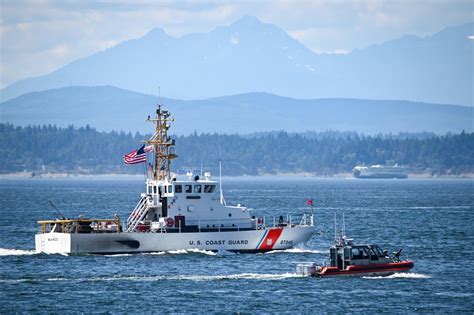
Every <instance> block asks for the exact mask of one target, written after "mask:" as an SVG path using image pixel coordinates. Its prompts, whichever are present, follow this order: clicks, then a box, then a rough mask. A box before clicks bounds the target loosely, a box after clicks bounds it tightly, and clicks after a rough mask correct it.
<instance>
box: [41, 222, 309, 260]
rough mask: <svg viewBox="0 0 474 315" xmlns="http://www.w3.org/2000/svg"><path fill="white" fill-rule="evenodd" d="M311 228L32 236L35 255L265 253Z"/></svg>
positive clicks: (302, 239)
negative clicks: (194, 251) (190, 251)
mask: <svg viewBox="0 0 474 315" xmlns="http://www.w3.org/2000/svg"><path fill="white" fill-rule="evenodd" d="M314 231H315V227H314V226H296V227H285V228H279V227H277V228H267V229H260V230H246V231H221V232H194V233H193V232H191V233H166V232H163V233H141V232H130V233H127V232H123V233H103V234H101V233H90V234H80V233H77V234H75V233H56V232H50V233H42V234H36V236H35V243H36V252H38V253H40V252H44V253H68V254H71V253H95V254H115V253H143V252H162V251H172V250H180V249H200V250H210V251H219V250H226V251H237V252H265V251H270V250H283V249H288V248H292V247H294V246H295V245H298V244H301V243H305V242H306V241H308V239H309V238H310V237H311V236H312V235H313V233H314Z"/></svg>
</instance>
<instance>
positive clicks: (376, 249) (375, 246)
mask: <svg viewBox="0 0 474 315" xmlns="http://www.w3.org/2000/svg"><path fill="white" fill-rule="evenodd" d="M372 249H373V250H374V251H375V253H376V254H377V256H379V257H384V256H385V255H384V254H383V252H382V250H381V249H380V247H378V246H377V245H372Z"/></svg>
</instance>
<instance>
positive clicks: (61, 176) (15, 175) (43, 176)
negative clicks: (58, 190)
mask: <svg viewBox="0 0 474 315" xmlns="http://www.w3.org/2000/svg"><path fill="white" fill-rule="evenodd" d="M213 177H214V178H216V175H214V176H213ZM223 178H226V179H235V180H278V179H305V180H308V179H355V178H354V177H353V176H352V173H336V174H333V175H318V174H312V173H303V172H302V173H278V174H261V175H238V176H223ZM12 179H31V180H34V179H71V180H74V179H82V180H86V179H91V180H143V179H145V175H143V174H120V173H111V174H80V173H44V174H38V175H35V176H32V172H15V173H5V174H0V180H12ZM410 179H474V173H467V174H462V175H438V176H432V175H431V174H429V173H409V174H408V180H410ZM359 180H370V179H359Z"/></svg>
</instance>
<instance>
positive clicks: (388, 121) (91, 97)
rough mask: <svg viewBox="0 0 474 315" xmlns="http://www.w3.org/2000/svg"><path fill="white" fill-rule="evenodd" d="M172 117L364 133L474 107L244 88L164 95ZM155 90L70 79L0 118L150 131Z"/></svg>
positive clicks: (15, 104) (190, 125) (230, 129)
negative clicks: (302, 96) (197, 96)
mask: <svg viewBox="0 0 474 315" xmlns="http://www.w3.org/2000/svg"><path fill="white" fill-rule="evenodd" d="M161 101H162V103H164V104H165V106H166V108H168V109H169V110H170V111H171V113H172V114H173V116H174V117H175V118H176V123H175V124H173V127H172V129H171V132H172V133H176V134H180V135H183V134H184V135H187V134H190V133H192V132H194V131H197V132H198V133H200V132H206V133H213V132H218V133H241V134H247V133H252V132H260V131H275V130H285V131H288V132H303V131H308V130H314V131H326V130H351V131H352V130H353V131H358V132H362V133H368V134H375V133H390V132H391V133H398V132H405V131H410V132H423V131H431V132H435V133H439V134H443V133H446V132H449V131H451V132H460V131H462V130H465V131H466V132H472V131H473V114H474V108H472V107H463V106H455V105H438V104H427V103H419V102H409V101H369V100H355V99H315V100H299V99H293V98H288V97H282V96H277V95H273V94H268V93H246V94H239V95H233V96H225V97H217V98H211V99H206V100H190V101H183V100H174V99H166V98H162V99H161ZM157 102H158V97H157V96H153V95H146V94H141V93H137V92H132V91H127V90H123V89H118V88H115V87H110V86H103V87H67V88H60V89H53V90H48V91H43V92H34V93H28V94H25V95H22V96H20V97H17V98H15V99H13V100H10V101H7V102H4V103H1V104H0V116H1V117H2V119H1V120H2V121H3V122H10V123H13V124H14V125H22V126H26V125H30V124H31V125H40V124H55V125H57V126H62V127H66V126H69V125H75V126H77V127H79V126H85V125H87V124H89V125H90V126H92V127H95V128H97V129H98V130H101V131H111V130H116V131H119V130H123V131H132V132H135V131H139V132H141V133H150V132H151V131H152V125H151V124H148V123H145V118H146V117H147V115H149V114H153V112H154V110H155V105H156V103H157Z"/></svg>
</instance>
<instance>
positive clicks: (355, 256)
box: [296, 237, 414, 277]
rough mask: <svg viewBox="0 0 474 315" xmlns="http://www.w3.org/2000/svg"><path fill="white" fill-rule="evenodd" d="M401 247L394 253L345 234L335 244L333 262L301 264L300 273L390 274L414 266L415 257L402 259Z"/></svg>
mask: <svg viewBox="0 0 474 315" xmlns="http://www.w3.org/2000/svg"><path fill="white" fill-rule="evenodd" d="M401 251H402V250H401V249H400V250H399V251H397V252H394V253H393V255H392V256H390V255H388V252H387V251H386V250H385V251H382V250H381V249H380V247H379V246H377V245H374V244H355V243H354V241H353V240H352V239H345V238H344V237H341V238H340V239H339V240H338V241H337V242H336V244H334V245H333V246H331V248H330V251H329V255H330V261H329V265H323V266H321V265H317V264H316V263H299V264H297V265H296V273H298V274H301V275H304V276H312V277H333V276H389V275H392V274H394V273H397V272H404V271H408V270H410V269H412V268H413V267H414V262H413V261H411V260H401V259H400V253H401Z"/></svg>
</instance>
